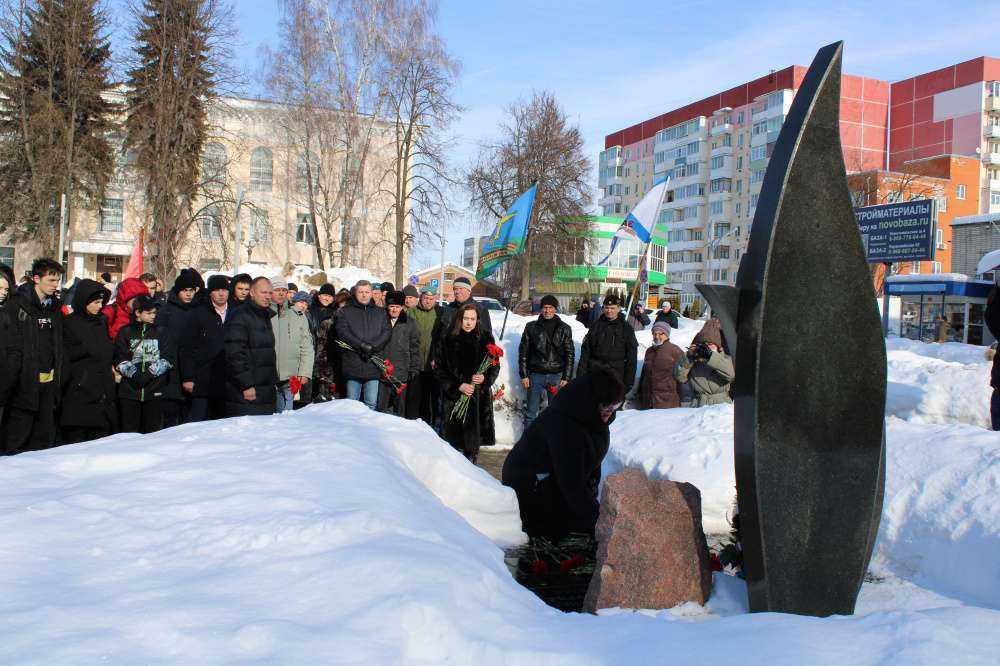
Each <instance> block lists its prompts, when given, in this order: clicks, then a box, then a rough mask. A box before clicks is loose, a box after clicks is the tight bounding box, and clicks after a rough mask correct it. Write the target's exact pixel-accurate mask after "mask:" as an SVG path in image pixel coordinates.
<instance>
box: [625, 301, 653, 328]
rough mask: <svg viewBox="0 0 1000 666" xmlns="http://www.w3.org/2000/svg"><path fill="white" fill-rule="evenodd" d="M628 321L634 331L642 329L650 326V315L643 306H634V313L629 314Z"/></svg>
mask: <svg viewBox="0 0 1000 666" xmlns="http://www.w3.org/2000/svg"><path fill="white" fill-rule="evenodd" d="M628 323H629V326H631V327H632V330H633V331H636V332H638V331H641V330H643V329H645V328H646V327H647V326H649V315H647V314H646V311H645V310H643V309H642V307H638V306H637V307H634V308H632V314H630V315H629V316H628Z"/></svg>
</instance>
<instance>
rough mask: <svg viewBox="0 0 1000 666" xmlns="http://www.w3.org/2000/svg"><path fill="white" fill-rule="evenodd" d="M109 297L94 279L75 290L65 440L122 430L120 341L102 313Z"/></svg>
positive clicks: (67, 341) (67, 347)
mask: <svg viewBox="0 0 1000 666" xmlns="http://www.w3.org/2000/svg"><path fill="white" fill-rule="evenodd" d="M110 297H111V292H109V291H108V290H107V289H106V288H105V287H104V285H102V284H101V283H99V282H97V281H95V280H80V282H79V283H77V285H76V291H75V293H74V294H73V313H72V314H71V315H70V316H68V317H66V323H65V326H64V329H63V360H64V363H65V369H66V372H65V377H66V380H65V382H64V384H63V400H62V411H61V413H60V418H59V424H60V426H62V433H63V438H62V441H63V443H65V444H71V443H75V442H86V441H89V440H92V439H98V438H100V437H105V436H107V435H110V434H112V433H114V432H115V431H117V429H118V413H117V409H116V406H117V404H118V402H117V400H116V390H115V376H114V372H113V370H112V366H113V364H114V356H115V343H114V340H112V339H111V338H110V337H108V327H107V323H106V322H105V321H104V315H103V314H101V308H102V307H104V305H105V304H106V303H107V302H108V299H109V298H110Z"/></svg>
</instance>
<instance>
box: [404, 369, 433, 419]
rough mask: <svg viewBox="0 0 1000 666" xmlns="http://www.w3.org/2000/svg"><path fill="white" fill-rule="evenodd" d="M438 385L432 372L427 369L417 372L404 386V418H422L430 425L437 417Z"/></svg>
mask: <svg viewBox="0 0 1000 666" xmlns="http://www.w3.org/2000/svg"><path fill="white" fill-rule="evenodd" d="M437 392H438V386H437V381H436V380H435V379H434V373H433V372H431V371H429V370H427V371H424V372H421V373H419V374H418V375H417V376H416V377H414V378H413V379H411V380H410V382H409V384H407V386H406V418H408V419H423V420H424V422H425V423H428V424H429V425H431V426H432V427H433V426H434V422H435V421H434V420H435V419H436V418H437V413H438V411H440V410H439V409H438V399H439V398H438V395H437Z"/></svg>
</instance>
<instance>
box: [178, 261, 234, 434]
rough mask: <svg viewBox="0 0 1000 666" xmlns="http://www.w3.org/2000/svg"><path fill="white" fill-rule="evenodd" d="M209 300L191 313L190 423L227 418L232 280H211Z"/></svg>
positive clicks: (222, 278) (221, 277)
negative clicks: (227, 374) (227, 361)
mask: <svg viewBox="0 0 1000 666" xmlns="http://www.w3.org/2000/svg"><path fill="white" fill-rule="evenodd" d="M207 291H208V300H207V301H206V302H204V303H202V304H201V305H199V306H197V307H195V308H194V309H193V310H192V312H191V319H192V322H191V328H192V335H193V340H192V343H191V361H192V365H193V366H194V388H193V390H192V391H191V411H190V412H189V413H188V421H191V422H196V421H206V420H209V419H218V418H222V417H223V416H225V406H226V353H225V346H226V337H225V333H224V326H225V323H226V319H228V318H229V315H230V314H231V312H232V309H231V306H230V303H229V294H230V288H229V278H228V277H226V276H225V275H213V276H212V277H210V278H208V286H207Z"/></svg>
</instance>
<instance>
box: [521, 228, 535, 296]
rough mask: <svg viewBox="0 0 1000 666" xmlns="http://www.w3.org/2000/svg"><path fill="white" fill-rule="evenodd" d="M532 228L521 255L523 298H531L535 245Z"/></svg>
mask: <svg viewBox="0 0 1000 666" xmlns="http://www.w3.org/2000/svg"><path fill="white" fill-rule="evenodd" d="M532 241H533V239H532V237H531V229H528V231H527V238H525V239H524V254H522V255H521V300H522V301H524V300H527V299H528V298H530V291H531V249H532V245H533V242H532Z"/></svg>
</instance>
